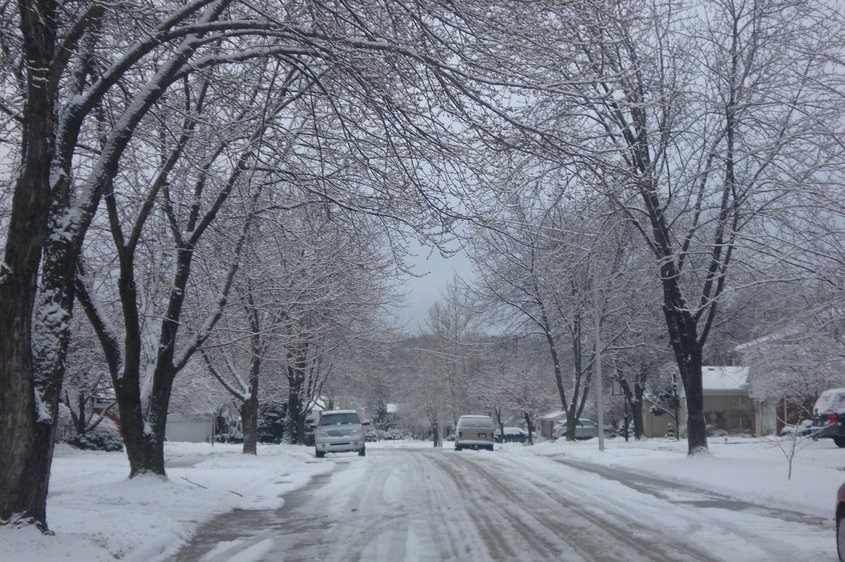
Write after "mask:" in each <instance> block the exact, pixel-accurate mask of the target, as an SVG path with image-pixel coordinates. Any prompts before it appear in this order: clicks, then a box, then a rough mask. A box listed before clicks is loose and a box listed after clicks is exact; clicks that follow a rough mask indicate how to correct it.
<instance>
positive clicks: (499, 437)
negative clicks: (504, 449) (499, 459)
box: [496, 427, 528, 443]
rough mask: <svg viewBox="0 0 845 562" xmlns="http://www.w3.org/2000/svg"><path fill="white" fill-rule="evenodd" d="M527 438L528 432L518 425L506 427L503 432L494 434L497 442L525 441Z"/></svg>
mask: <svg viewBox="0 0 845 562" xmlns="http://www.w3.org/2000/svg"><path fill="white" fill-rule="evenodd" d="M527 440H528V432H527V431H525V430H524V429H522V428H520V427H506V428H505V429H504V432H503V433H497V434H496V441H498V442H499V443H525V441H527Z"/></svg>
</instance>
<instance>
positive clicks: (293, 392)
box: [285, 368, 304, 445]
mask: <svg viewBox="0 0 845 562" xmlns="http://www.w3.org/2000/svg"><path fill="white" fill-rule="evenodd" d="M300 418H304V415H303V412H302V377H301V376H299V375H298V373H297V371H296V369H292V368H289V369H288V409H287V412H286V413H285V442H286V443H290V444H291V445H301V444H302V443H303V438H304V436H303V435H302V433H301V431H302V428H301V427H300V426H301V425H302V424H301V423H300Z"/></svg>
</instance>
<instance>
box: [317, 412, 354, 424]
mask: <svg viewBox="0 0 845 562" xmlns="http://www.w3.org/2000/svg"><path fill="white" fill-rule="evenodd" d="M347 423H354V424H360V423H361V420H359V419H358V414H356V413H354V412H350V413H348V414H325V415H322V416H320V423H318V424H317V425H341V424H347Z"/></svg>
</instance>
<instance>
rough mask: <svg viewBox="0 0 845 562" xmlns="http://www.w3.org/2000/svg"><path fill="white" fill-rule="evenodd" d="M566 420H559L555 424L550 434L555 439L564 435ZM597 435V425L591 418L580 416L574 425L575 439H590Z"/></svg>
mask: <svg viewBox="0 0 845 562" xmlns="http://www.w3.org/2000/svg"><path fill="white" fill-rule="evenodd" d="M566 427H567V420H563V421H562V422H559V423H558V424H557V425H556V426H555V430H554V432H553V434H552V436H553V437H554V438H555V439H559V438H561V437H566ZM598 436H599V426H598V424H597V423H596V422H594V421H592V420H587V419H584V418H581V419H580V420H578V423H577V424H576V426H575V439H592V438H593V437H598Z"/></svg>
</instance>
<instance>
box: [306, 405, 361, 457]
mask: <svg viewBox="0 0 845 562" xmlns="http://www.w3.org/2000/svg"><path fill="white" fill-rule="evenodd" d="M364 441H365V439H364V426H363V424H362V423H361V418H359V417H358V412H356V411H355V410H329V411H327V412H322V413H321V414H320V419H319V420H317V427H316V428H315V431H314V448H315V452H316V455H317V458H322V457H324V456H326V453H343V452H349V451H357V452H358V455H360V456H362V457H363V456H364V455H365V454H366V449H365V447H364Z"/></svg>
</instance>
